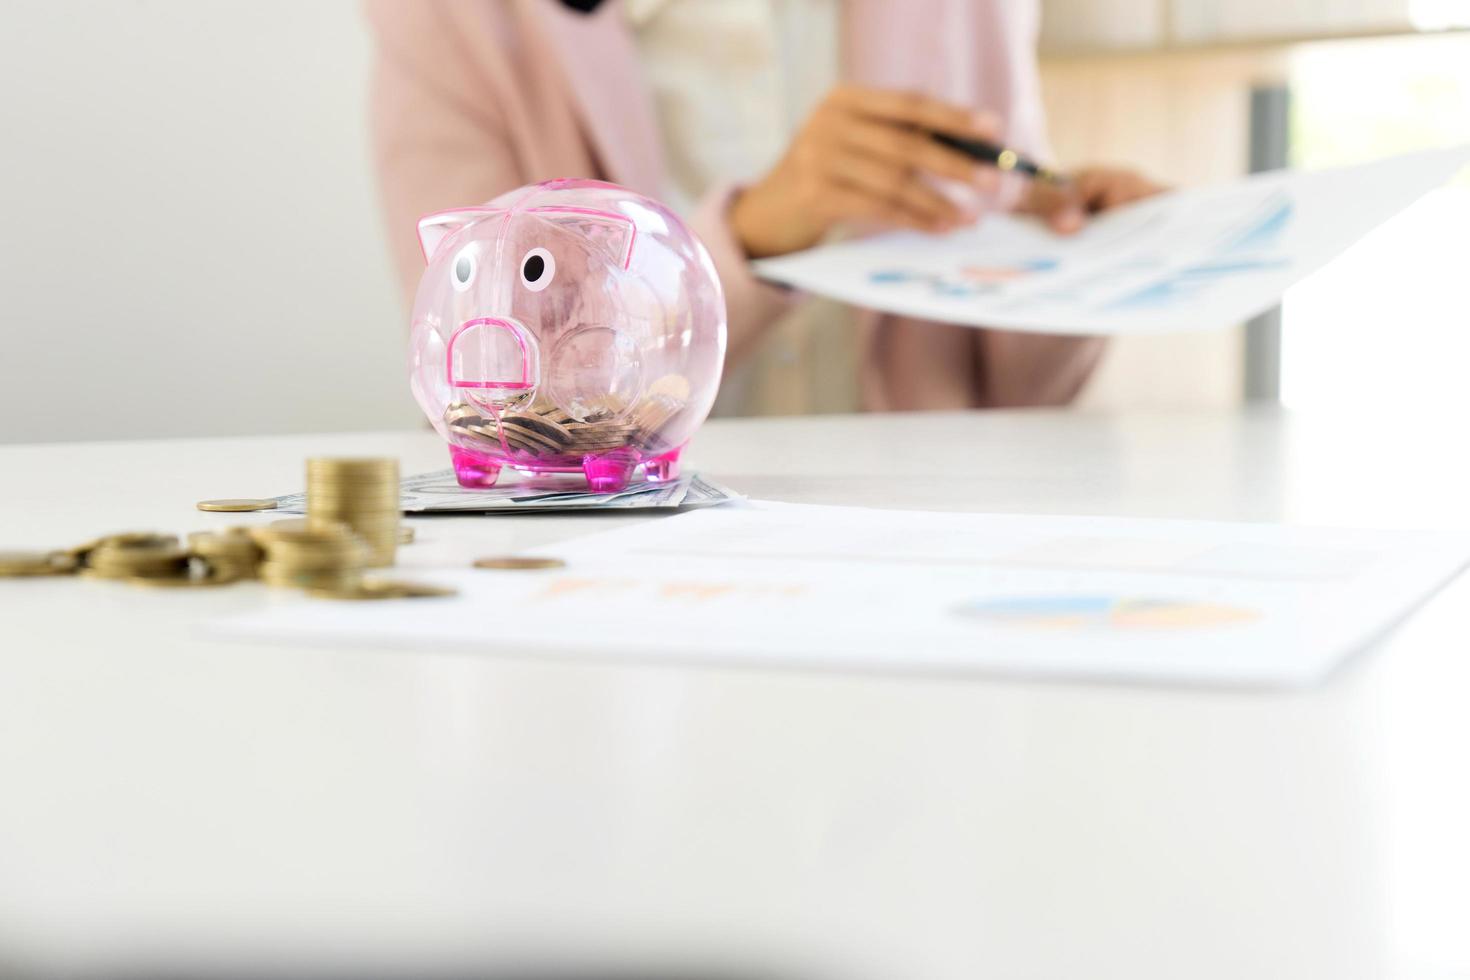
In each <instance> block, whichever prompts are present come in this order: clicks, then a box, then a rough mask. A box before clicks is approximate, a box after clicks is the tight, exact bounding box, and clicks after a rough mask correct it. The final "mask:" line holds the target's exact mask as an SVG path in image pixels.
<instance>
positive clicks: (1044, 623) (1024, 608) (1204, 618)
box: [955, 594, 1260, 633]
mask: <svg viewBox="0 0 1470 980" xmlns="http://www.w3.org/2000/svg"><path fill="white" fill-rule="evenodd" d="M955 611H956V613H958V614H959V615H960V616H962V617H964V618H966V619H972V620H976V621H979V622H984V623H987V624H990V625H994V626H1006V627H1015V628H1017V629H1030V630H1048V631H1053V630H1054V631H1067V632H1087V633H1123V632H1171V631H1190V630H1206V629H1217V628H1220V627H1226V626H1238V625H1243V624H1245V623H1250V622H1254V621H1255V620H1257V619H1259V618H1260V614H1259V613H1258V612H1256V611H1255V610H1253V609H1247V608H1245V607H1242V606H1230V605H1224V604H1221V603H1213V602H1201V601H1198V600H1194V599H1158V598H1149V597H1140V596H1112V595H1084V594H1076V595H1073V594H1067V595H1031V596H1013V597H1008V598H985V599H976V600H973V601H971V602H966V603H964V604H962V605H960V606H959V607H958V608H957V609H956V610H955Z"/></svg>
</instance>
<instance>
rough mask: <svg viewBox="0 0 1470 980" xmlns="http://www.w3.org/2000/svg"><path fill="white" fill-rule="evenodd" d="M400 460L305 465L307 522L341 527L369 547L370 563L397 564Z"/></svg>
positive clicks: (322, 460)
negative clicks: (352, 533) (394, 561)
mask: <svg viewBox="0 0 1470 980" xmlns="http://www.w3.org/2000/svg"><path fill="white" fill-rule="evenodd" d="M398 515H399V509H398V460H396V459H331V458H320V457H319V458H316V459H308V460H307V461H306V519H307V521H308V522H309V523H310V524H311V525H312V526H313V527H315V526H318V525H320V526H322V527H323V528H326V527H327V526H328V525H333V524H342V525H346V526H347V527H348V528H350V529H351V530H352V531H353V532H354V533H355V534H356V535H357V536H358V537H359V538H361V539H362V543H364V544H366V545H367V558H366V561H367V565H368V566H369V567H373V568H377V567H382V566H385V565H391V564H393V557H394V553H395V551H396V550H397V548H398Z"/></svg>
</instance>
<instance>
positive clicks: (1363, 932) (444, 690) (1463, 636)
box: [0, 412, 1470, 980]
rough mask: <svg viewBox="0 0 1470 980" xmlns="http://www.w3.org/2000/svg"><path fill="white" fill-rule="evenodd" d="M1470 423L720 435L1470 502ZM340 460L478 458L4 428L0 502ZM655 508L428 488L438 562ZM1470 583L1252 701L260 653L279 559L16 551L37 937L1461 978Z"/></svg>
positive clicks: (1262, 499) (1465, 947)
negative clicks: (524, 513)
mask: <svg viewBox="0 0 1470 980" xmlns="http://www.w3.org/2000/svg"><path fill="white" fill-rule="evenodd" d="M1463 445H1464V440H1463V438H1462V437H1461V433H1460V432H1459V431H1458V426H1456V425H1455V424H1454V420H1438V421H1435V420H1423V419H1411V418H1398V419H1391V418H1386V417H1383V416H1379V417H1377V418H1374V417H1373V416H1367V415H1365V416H1364V417H1363V418H1357V419H1344V418H1301V417H1286V416H1282V415H1278V414H1273V413H1260V414H1197V415H1184V416H1180V415H1124V416H1112V415H1095V416H1088V415H1074V414H1064V413H1053V412H1016V413H993V414H966V415H936V416H913V415H909V416H889V417H862V418H852V417H834V418H818V419H808V420H801V421H782V420H768V421H738V422H737V421H730V422H717V423H712V424H710V425H709V426H708V427H707V428H706V429H705V430H704V431H703V432H701V434H700V435H699V436H698V437H697V439H696V442H695V444H694V451H693V456H692V461H693V463H694V465H695V466H697V467H701V468H703V469H705V470H706V471H707V472H709V473H711V474H712V475H715V476H717V477H719V478H721V479H723V480H725V481H727V482H728V483H729V484H730V485H731V486H733V487H735V488H736V489H738V490H740V491H743V492H745V493H747V494H749V495H750V496H753V497H764V498H773V499H779V500H790V501H811V502H825V503H839V504H864V505H876V506H894V507H912V508H927V509H955V510H976V511H986V510H989V511H1033V512H1065V513H1095V514H1127V515H1147V516H1178V517H1200V518H1221V519H1240V520H1267V521H1274V520H1281V521H1290V522H1303V523H1322V524H1349V525H1363V526H1428V527H1452V526H1453V527H1465V526H1470V463H1467V461H1466V457H1465V454H1464V452H1463ZM332 453H337V454H346V453H379V454H394V455H397V456H399V457H400V458H401V459H402V461H403V466H404V469H405V472H417V471H420V470H424V469H431V468H439V467H441V466H443V465H444V460H445V455H444V451H443V447H442V446H441V445H439V444H438V442H437V440H436V439H435V438H434V437H433V436H432V435H430V434H428V433H407V434H387V435H381V434H380V435H369V434H358V435H340V436H330V437H328V436H323V437H317V438H307V437H293V438H258V439H231V440H222V441H212V442H206V441H198V442H195V441H188V442H180V441H172V442H148V443H113V444H94V445H87V446H78V445H66V446H13V447H7V448H3V449H0V493H3V498H0V505H3V506H0V514H3V515H4V518H3V521H4V531H3V534H0V538H3V540H4V544H5V546H8V547H33V546H57V545H67V544H71V543H73V542H76V541H78V540H81V539H85V538H87V537H89V536H92V535H94V534H96V533H98V532H105V531H112V530H120V529H124V528H142V529H146V528H159V529H171V530H179V531H185V530H191V529H198V528H204V527H210V526H216V525H221V524H228V523H231V522H232V521H233V517H232V515H213V514H201V513H198V512H196V511H195V510H194V509H193V503H194V501H196V500H198V499H200V498H205V497H220V496H250V495H268V494H273V493H280V492H286V491H289V490H295V489H298V488H299V487H300V485H301V465H302V459H303V458H304V457H305V456H307V455H313V454H332ZM634 519H637V518H627V517H612V518H600V517H576V518H566V517H539V518H538V517H518V518H501V517H496V518H452V519H432V520H420V521H416V522H414V523H415V524H416V525H417V527H418V533H419V543H417V544H414V545H412V546H411V547H408V548H405V549H404V550H403V552H402V564H403V565H405V566H433V565H440V564H445V563H448V564H456V565H457V564H460V563H462V562H465V561H467V560H468V559H470V558H471V557H473V556H476V555H478V554H485V553H501V552H506V551H511V550H515V549H519V548H522V547H526V546H530V545H533V544H540V543H545V542H549V541H553V540H556V539H561V538H565V537H568V536H572V535H579V534H584V533H587V532H590V531H593V530H598V529H601V528H604V527H609V526H613V525H617V524H621V523H624V522H626V521H629V520H634ZM1467 599H1470V584H1467V583H1466V582H1463V581H1462V582H1457V583H1455V584H1453V585H1451V586H1450V587H1449V588H1448V589H1446V590H1445V591H1444V592H1442V593H1441V594H1440V595H1439V596H1437V597H1436V598H1434V599H1433V600H1431V601H1430V602H1429V603H1428V604H1427V605H1426V606H1424V607H1423V608H1422V609H1421V610H1420V611H1419V612H1418V613H1416V614H1415V615H1414V616H1413V617H1411V619H1410V620H1409V621H1408V622H1407V623H1406V624H1404V625H1403V626H1401V627H1400V628H1399V629H1398V630H1396V631H1395V632H1394V633H1393V634H1392V635H1391V636H1389V637H1388V638H1387V639H1386V640H1385V641H1384V642H1382V643H1380V644H1378V645H1377V647H1376V649H1375V650H1374V651H1373V652H1372V653H1371V654H1369V655H1367V656H1365V657H1362V658H1359V659H1358V660H1357V661H1355V662H1354V663H1353V664H1351V665H1350V666H1349V667H1348V668H1347V669H1345V670H1344V671H1343V672H1341V673H1339V674H1338V675H1336V676H1335V677H1334V678H1333V679H1332V681H1331V682H1329V683H1328V684H1327V685H1326V686H1325V687H1323V688H1321V689H1319V690H1315V691H1311V692H1307V693H1293V694H1261V693H1239V692H1225V691H1213V690H1189V689H1177V688H1148V687H1130V686H1121V685H1113V686H1108V685H1095V684H1068V683H1056V682H1022V681H1011V680H999V679H992V680H935V679H914V678H906V677H905V678H897V677H888V676H873V675H859V674H832V673H815V672H799V671H772V672H766V671H756V670H739V669H716V668H678V667H653V666H621V665H598V664H591V663H586V662H565V661H558V662H538V661H537V659H536V658H535V657H534V656H530V657H526V656H521V657H491V656H471V655H462V654H440V653H436V652H435V651H433V650H424V651H421V652H417V653H405V652H403V651H401V650H399V651H392V650H387V649H384V650H376V649H318V648H299V649H298V648H286V647H278V646H265V645H252V644H247V643H241V642H227V641H223V640H216V639H206V638H203V637H202V636H201V635H200V633H199V631H198V627H199V624H200V622H201V621H203V620H205V619H207V618H209V617H212V616H215V615H218V614H222V613H227V612H233V611H240V610H247V609H251V608H255V607H257V606H259V605H260V604H262V603H266V602H272V601H281V599H280V598H279V597H278V596H276V595H273V594H270V593H268V592H267V591H266V590H265V589H263V588H262V587H259V586H256V585H249V586H240V587H236V588H231V589H224V590H215V591H209V590H204V591H200V592H191V593H187V594H179V593H175V592H154V591H151V590H139V589H134V588H130V587H127V586H123V585H118V584H113V583H104V582H92V581H80V580H44V581H41V580H38V581H3V582H0V609H3V617H0V965H3V964H4V962H5V960H6V958H7V957H9V958H10V959H12V960H14V959H16V958H18V957H20V956H21V954H27V953H28V954H32V955H42V956H44V957H46V958H48V959H49V960H50V961H52V962H56V960H57V958H67V959H71V960H76V961H81V962H93V963H98V962H101V963H115V962H117V961H118V958H119V957H123V956H126V955H133V954H138V953H139V951H140V950H141V951H142V952H143V953H146V952H147V951H148V950H150V949H153V950H157V949H165V950H168V951H169V952H170V954H171V955H173V956H174V957H177V956H178V955H181V952H180V951H181V950H182V949H183V947H181V945H180V944H181V943H183V942H185V941H186V940H188V941H190V942H192V943H194V944H196V945H197V946H198V947H199V948H208V949H212V950H214V951H216V952H218V951H219V950H221V949H230V948H235V949H244V950H248V951H251V952H253V953H260V952H261V951H263V950H265V951H269V952H271V953H272V954H275V955H279V956H281V957H283V958H289V957H290V956H292V955H295V954H296V953H302V954H303V955H305V952H308V951H314V952H316V953H322V952H323V951H324V950H325V951H327V952H328V953H330V952H333V951H335V952H336V953H338V954H341V953H342V950H343V949H347V950H349V951H350V953H351V955H352V956H353V957H354V958H370V959H371V960H372V961H373V962H376V963H379V964H381V963H383V962H402V963H417V964H423V963H426V962H436V961H437V960H442V959H445V958H446V957H451V956H452V955H454V954H456V953H458V952H461V951H464V950H467V949H472V950H473V951H474V955H476V956H479V957H482V958H483V957H499V956H504V955H506V951H507V950H521V951H525V950H531V951H533V952H545V951H546V950H547V947H548V945H551V946H552V947H553V948H554V949H555V950H556V951H558V952H559V953H568V952H569V951H570V952H571V953H583V954H585V955H587V956H589V957H603V956H613V955H623V956H631V957H634V958H636V957H638V956H641V955H655V954H656V953H658V952H667V950H668V949H670V948H673V949H676V950H682V951H683V952H684V953H685V954H686V955H688V956H690V957H691V958H695V959H701V960H703V961H705V962H714V963H715V964H717V965H726V966H740V965H744V964H746V963H749V962H756V963H761V962H768V963H775V964H777V965H780V966H785V967H787V968H788V970H791V971H793V972H795V973H797V974H800V973H802V972H803V970H806V969H809V968H811V967H813V966H816V967H828V968H830V967H832V966H834V965H835V966H836V967H837V968H838V969H839V970H841V971H845V973H846V974H847V975H849V976H904V977H906V978H911V977H949V976H962V975H964V976H971V977H980V976H984V977H1028V978H1030V977H1035V978H1053V977H1054V978H1078V977H1090V978H1119V980H1125V978H1126V980H1142V978H1154V977H1158V978H1171V980H1172V978H1182V977H1189V978H1194V980H1206V978H1217V977H1219V978H1224V977H1230V978H1238V977H1256V978H1263V977H1293V978H1307V977H1312V978H1317V977H1323V978H1326V977H1331V978H1338V980H1341V978H1355V977H1426V978H1428V977H1434V978H1443V977H1449V976H1470V761H1467V756H1470V711H1467V710H1466V704H1467V700H1470V602H1467ZM691 642H697V640H696V639H695V638H691ZM82 937H85V941H83V939H82ZM610 947H612V951H611V952H610V951H609V948H610ZM140 955H141V954H140ZM466 955H469V954H468V953H467V954H466ZM395 957H396V958H397V959H394V958H395ZM0 972H3V970H0ZM788 975H790V973H788Z"/></svg>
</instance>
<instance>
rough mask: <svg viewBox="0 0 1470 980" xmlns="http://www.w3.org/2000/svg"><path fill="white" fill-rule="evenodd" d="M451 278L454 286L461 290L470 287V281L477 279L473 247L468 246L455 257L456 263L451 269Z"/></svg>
mask: <svg viewBox="0 0 1470 980" xmlns="http://www.w3.org/2000/svg"><path fill="white" fill-rule="evenodd" d="M449 279H450V281H451V282H453V283H454V288H455V289H457V290H459V291H460V292H464V291H465V290H466V289H469V288H470V283H472V282H474V280H475V252H474V249H473V248H466V249H464V250H463V251H461V252H460V253H459V254H458V255H456V256H455V257H454V265H453V266H451V267H450V269H449Z"/></svg>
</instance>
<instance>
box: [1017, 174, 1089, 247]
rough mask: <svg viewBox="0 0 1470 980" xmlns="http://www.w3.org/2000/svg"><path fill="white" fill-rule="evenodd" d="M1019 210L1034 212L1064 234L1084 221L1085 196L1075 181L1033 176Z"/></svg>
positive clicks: (1080, 225)
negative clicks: (1057, 181) (1058, 180)
mask: <svg viewBox="0 0 1470 980" xmlns="http://www.w3.org/2000/svg"><path fill="white" fill-rule="evenodd" d="M1018 210H1020V211H1022V212H1023V213H1026V214H1034V215H1036V216H1037V217H1039V218H1041V219H1042V220H1043V221H1045V222H1046V223H1047V225H1048V226H1050V228H1051V229H1052V230H1053V231H1055V232H1059V233H1060V234H1063V235H1070V234H1072V233H1073V232H1075V231H1078V230H1080V229H1081V228H1082V226H1083V225H1084V224H1085V223H1086V221H1087V214H1086V197H1085V196H1084V195H1083V194H1082V191H1081V188H1080V187H1079V186H1078V185H1077V184H1076V182H1075V181H1067V182H1065V183H1061V184H1057V183H1053V182H1052V181H1049V180H1033V181H1032V182H1031V184H1030V187H1029V188H1028V190H1027V193H1026V197H1025V199H1024V200H1023V201H1022V203H1021V207H1020V208H1019V209H1018Z"/></svg>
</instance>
